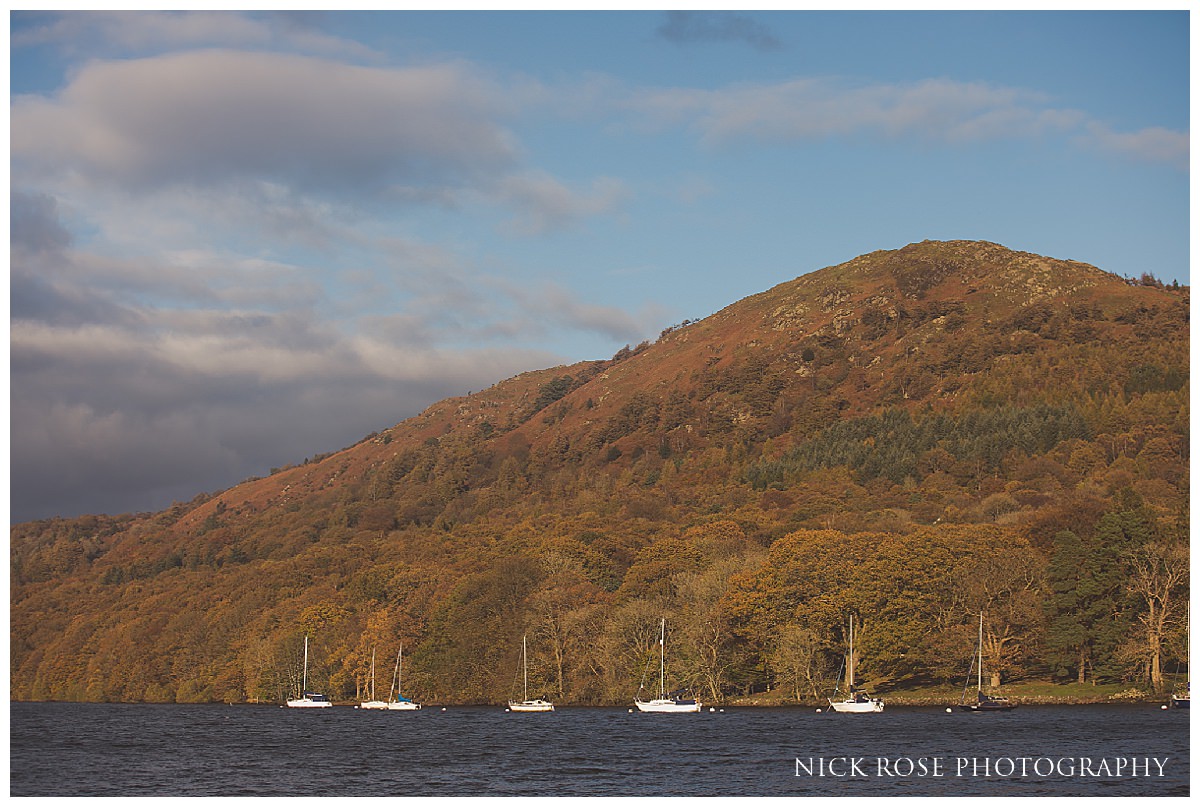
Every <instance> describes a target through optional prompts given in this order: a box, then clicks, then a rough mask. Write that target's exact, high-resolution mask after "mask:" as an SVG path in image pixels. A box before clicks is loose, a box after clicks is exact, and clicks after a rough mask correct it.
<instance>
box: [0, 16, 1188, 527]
mask: <svg viewBox="0 0 1200 807" xmlns="http://www.w3.org/2000/svg"><path fill="white" fill-rule="evenodd" d="M1178 8H1182V5H1180V6H1178ZM9 49H10V59H9V70H10V99H9V116H10V126H9V137H10V141H9V144H10V199H9V204H10V216H9V228H10V229H9V236H10V284H9V313H10V319H9V330H10V356H9V361H10V373H9V380H10V387H11V390H10V402H9V403H10V424H11V431H10V470H11V510H10V520H11V521H12V522H21V521H26V520H31V519H37V518H47V517H52V516H75V515H80V514H84V513H114V514H115V513H127V512H143V511H144V512H150V511H157V510H160V509H163V508H166V507H169V506H170V505H171V504H172V503H173V502H185V501H189V500H191V499H192V498H193V497H194V496H196V495H197V494H199V493H204V492H216V491H219V490H222V489H225V488H228V487H230V486H232V485H235V484H237V483H238V482H240V481H242V480H244V479H246V478H248V477H251V476H261V475H266V474H267V473H269V472H270V471H271V469H273V468H277V467H284V466H287V465H290V464H296V463H300V462H303V461H304V460H305V459H306V458H309V457H312V456H314V455H317V454H323V453H328V452H331V451H336V450H338V449H341V448H344V447H346V446H349V445H352V444H353V443H355V442H357V441H358V440H359V439H361V438H362V437H364V436H366V435H368V434H370V433H372V432H375V431H379V430H382V429H386V428H388V427H390V426H392V425H394V424H395V423H398V422H400V421H402V420H404V419H406V418H408V417H411V416H413V415H416V414H419V413H420V412H421V411H422V410H423V409H424V408H425V407H427V406H429V405H430V404H432V403H435V402H437V401H439V400H441V399H443V398H446V397H449V396H455V395H463V394H466V393H467V392H469V391H476V390H481V389H484V388H486V387H489V386H491V385H492V384H494V383H496V382H498V381H500V380H503V379H505V378H508V377H511V376H513V375H516V374H518V373H520V372H524V371H527V370H534V369H543V368H549V367H555V366H558V365H562V364H568V363H572V362H576V361H581V360H590V359H605V358H609V357H611V356H612V355H613V354H614V353H616V352H617V351H618V350H620V349H621V348H622V347H623V346H625V345H636V344H637V343H639V342H641V341H643V340H647V339H649V340H653V339H655V338H657V336H658V334H659V333H660V332H661V331H662V330H663V329H665V328H667V327H669V326H671V325H674V324H677V323H679V322H681V321H683V320H694V319H700V318H703V317H705V316H708V315H710V314H712V313H714V312H716V311H718V310H720V309H721V308H724V307H725V306H727V305H729V304H731V303H733V302H736V301H737V300H739V299H742V298H744V297H747V296H749V295H752V294H756V293H758V292H761V291H764V290H766V289H769V288H771V287H773V286H775V285H777V284H779V283H782V282H785V281H787V280H790V279H792V278H795V277H797V276H799V275H802V274H805V273H808V272H811V271H814V270H817V269H820V268H822V267H825V266H831V265H834V264H838V263H842V262H844V261H847V260H850V259H851V258H854V257H856V256H858V255H861V254H864V253H867V252H872V251H875V250H880V249H898V248H900V247H903V246H904V245H906V244H909V243H913V242H918V241H923V240H926V239H938V240H943V239H947V240H948V239H979V240H987V241H993V242H997V243H1000V244H1003V245H1005V246H1007V247H1010V248H1012V249H1016V250H1022V251H1028V252H1034V253H1038V254H1043V255H1048V256H1050V257H1054V258H1063V259H1072V260H1079V261H1084V262H1087V263H1091V264H1094V265H1096V266H1099V267H1100V268H1102V269H1105V270H1107V271H1110V272H1114V273H1117V274H1120V275H1125V276H1129V277H1137V276H1140V275H1141V274H1142V273H1144V272H1150V273H1152V274H1154V275H1155V276H1157V277H1158V278H1160V279H1162V280H1164V281H1165V282H1168V283H1170V282H1171V281H1173V280H1178V281H1179V282H1180V283H1189V284H1190V281H1189V271H1188V267H1189V263H1188V261H1189V257H1190V244H1189V221H1190V214H1189V188H1190V176H1189V136H1190V134H1189V117H1190V107H1189V101H1190V94H1189V55H1190V43H1189V18H1188V15H1187V13H1186V12H1185V11H1178V10H1177V11H1153V12H1117V11H1084V10H1079V11H1061V12H1028V11H999V12H975V11H925V12H916V11H856V12H855V11H851V12H818V11H803V10H797V11H776V12H736V13H735V12H717V11H699V12H683V11H655V12H634V11H595V12H592V11H589V12H584V11H559V12H553V11H531V12H504V11H458V12H415V11H396V12H382V11H365V12H354V13H349V12H270V11H267V12H259V13H243V12H205V11H197V12H174V11H153V12H152V11H131V12H123V13H113V12H83V11H75V12H65V13H64V12H41V11H32V12H16V11H14V12H12V13H11V14H10V30H9Z"/></svg>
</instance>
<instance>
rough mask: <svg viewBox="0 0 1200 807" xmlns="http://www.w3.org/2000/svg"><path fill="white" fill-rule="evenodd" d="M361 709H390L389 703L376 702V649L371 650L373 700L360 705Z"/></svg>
mask: <svg viewBox="0 0 1200 807" xmlns="http://www.w3.org/2000/svg"><path fill="white" fill-rule="evenodd" d="M358 708H360V709H377V710H384V709H387V708H388V705H387V701H380V700H375V648H374V647H372V648H371V700H369V701H363V702H362V703H360V704H359V705H358Z"/></svg>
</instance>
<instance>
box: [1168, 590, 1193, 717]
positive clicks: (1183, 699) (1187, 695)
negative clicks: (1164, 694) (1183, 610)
mask: <svg viewBox="0 0 1200 807" xmlns="http://www.w3.org/2000/svg"><path fill="white" fill-rule="evenodd" d="M1187 636H1188V643H1187V685H1186V688H1185V689H1184V690H1183V692H1182V693H1180V692H1174V693H1172V694H1171V706H1173V707H1175V708H1176V709H1191V708H1192V604H1191V603H1188V620H1187Z"/></svg>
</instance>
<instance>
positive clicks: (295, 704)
mask: <svg viewBox="0 0 1200 807" xmlns="http://www.w3.org/2000/svg"><path fill="white" fill-rule="evenodd" d="M322 697H324V696H322ZM287 705H288V708H289V709H330V708H332V707H333V704H332V703H330V702H329V701H327V700H313V699H312V698H296V699H295V700H290V701H288V702H287Z"/></svg>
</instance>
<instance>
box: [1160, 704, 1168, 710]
mask: <svg viewBox="0 0 1200 807" xmlns="http://www.w3.org/2000/svg"><path fill="white" fill-rule="evenodd" d="M1159 708H1160V709H1166V708H1167V705H1166V704H1165V703H1164V704H1163V705H1162V706H1160V707H1159Z"/></svg>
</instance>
